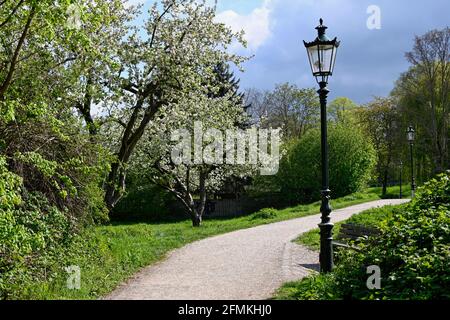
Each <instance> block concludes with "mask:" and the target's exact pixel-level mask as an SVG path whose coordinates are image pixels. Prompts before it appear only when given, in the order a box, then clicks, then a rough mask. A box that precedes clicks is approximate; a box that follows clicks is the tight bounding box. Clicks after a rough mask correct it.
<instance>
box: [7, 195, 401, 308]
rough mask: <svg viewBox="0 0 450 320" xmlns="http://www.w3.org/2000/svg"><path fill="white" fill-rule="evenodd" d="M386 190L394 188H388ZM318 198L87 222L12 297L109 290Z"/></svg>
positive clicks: (351, 200) (363, 198) (292, 214)
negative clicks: (201, 217) (245, 211)
mask: <svg viewBox="0 0 450 320" xmlns="http://www.w3.org/2000/svg"><path fill="white" fill-rule="evenodd" d="M378 192H379V190H377V189H368V190H367V191H366V192H361V193H356V194H352V195H349V196H346V197H343V198H340V199H335V200H332V206H333V208H334V209H339V208H343V207H347V206H350V205H355V204H359V203H364V202H368V201H372V200H378V199H380V195H379V194H378ZM390 192H395V190H394V191H392V190H390ZM319 207H320V202H316V203H313V204H309V205H300V206H296V207H291V208H286V209H283V210H275V209H270V210H267V209H264V210H262V211H260V212H257V213H255V214H252V215H249V216H244V217H239V218H232V219H210V220H206V221H204V223H203V225H202V227H200V228H195V229H194V228H192V226H191V222H190V221H188V220H186V221H182V222H176V223H151V224H149V223H128V224H117V223H116V224H111V225H109V226H101V227H94V228H90V229H88V230H86V231H84V233H83V234H82V236H80V237H78V239H77V241H75V243H74V244H73V245H72V246H71V248H69V249H68V250H65V252H61V253H59V255H57V256H56V257H54V258H53V259H49V262H48V271H49V272H48V274H49V277H50V276H51V278H47V279H44V280H43V279H32V280H31V281H29V282H27V283H26V284H21V285H20V288H17V290H14V292H17V294H15V295H13V296H11V298H21V299H24V298H25V299H95V298H98V297H101V296H103V295H105V294H107V293H109V292H111V291H112V290H113V289H114V288H115V287H116V286H117V285H118V284H119V283H121V282H122V281H124V280H126V279H127V278H129V277H130V276H132V275H133V274H135V273H136V272H137V271H139V270H140V269H141V268H143V267H145V266H148V265H151V264H153V263H155V262H157V261H159V260H161V259H163V258H164V257H165V256H166V254H167V253H168V252H169V251H171V250H173V249H176V248H180V247H182V246H184V245H186V244H188V243H191V242H193V241H196V240H200V239H204V238H207V237H210V236H214V235H218V234H223V233H226V232H230V231H234V230H238V229H244V228H250V227H254V226H257V225H261V224H267V223H273V222H277V221H283V220H288V219H293V218H299V217H304V216H308V215H311V214H317V213H318V212H319ZM70 265H77V266H79V267H80V269H81V289H80V290H68V289H67V288H66V279H67V274H66V272H65V271H64V267H67V266H70Z"/></svg>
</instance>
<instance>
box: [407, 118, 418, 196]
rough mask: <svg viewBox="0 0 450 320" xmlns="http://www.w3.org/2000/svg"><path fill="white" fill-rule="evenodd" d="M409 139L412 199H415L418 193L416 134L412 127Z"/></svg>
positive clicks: (409, 129)
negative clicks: (415, 175) (415, 159)
mask: <svg viewBox="0 0 450 320" xmlns="http://www.w3.org/2000/svg"><path fill="white" fill-rule="evenodd" d="M407 137H408V142H409V154H410V157H411V197H413V198H414V196H415V193H416V180H415V178H414V153H413V148H414V140H415V139H416V132H415V131H414V128H413V127H412V126H409V128H408V131H407Z"/></svg>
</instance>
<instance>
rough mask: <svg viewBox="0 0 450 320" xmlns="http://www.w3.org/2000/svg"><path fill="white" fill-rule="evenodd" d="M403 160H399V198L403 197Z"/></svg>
mask: <svg viewBox="0 0 450 320" xmlns="http://www.w3.org/2000/svg"><path fill="white" fill-rule="evenodd" d="M402 188H403V161H401V160H400V199H402V198H403V192H402Z"/></svg>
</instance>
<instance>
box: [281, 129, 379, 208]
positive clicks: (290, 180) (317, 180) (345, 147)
mask: <svg viewBox="0 0 450 320" xmlns="http://www.w3.org/2000/svg"><path fill="white" fill-rule="evenodd" d="M328 141H329V160H330V161H329V163H330V170H329V171H330V188H331V190H332V195H333V197H342V196H345V195H347V194H351V193H354V192H357V191H359V190H360V189H361V188H362V187H365V186H366V183H367V181H368V180H369V179H370V173H371V171H372V168H373V166H374V164H375V151H374V148H373V146H372V144H371V143H369V142H368V139H367V138H366V137H365V136H364V135H363V134H362V133H361V131H360V130H359V129H356V128H349V127H343V126H340V125H337V126H332V127H330V129H329V139H328ZM320 146H321V144H320V131H319V130H311V131H309V132H308V133H307V134H306V135H305V136H304V137H303V138H301V139H300V140H298V141H293V142H291V143H290V144H289V145H288V146H287V154H286V156H285V157H284V158H283V159H282V161H281V163H280V171H279V174H278V175H277V178H278V183H279V184H280V186H281V190H282V192H283V193H284V194H285V195H286V197H288V198H289V199H290V201H291V202H294V203H298V202H311V201H314V200H318V199H319V198H320V193H319V190H320V189H321V147H320Z"/></svg>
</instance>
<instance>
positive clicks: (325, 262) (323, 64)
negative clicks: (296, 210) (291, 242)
mask: <svg viewBox="0 0 450 320" xmlns="http://www.w3.org/2000/svg"><path fill="white" fill-rule="evenodd" d="M326 29H327V27H326V26H324V25H323V20H322V19H320V25H319V26H318V27H317V28H316V30H317V32H318V36H317V38H316V39H315V40H314V41H313V42H305V41H303V43H304V44H305V47H306V50H307V52H308V58H309V63H310V65H311V71H312V74H313V76H314V77H316V81H317V83H318V84H319V87H320V89H319V90H318V91H317V93H318V94H319V97H320V123H321V146H322V147H321V148H322V190H321V194H322V205H321V207H320V212H321V213H322V217H321V223H320V224H319V227H320V271H321V272H323V273H327V272H330V271H331V270H332V269H333V244H332V241H333V234H332V230H333V224H332V223H331V219H330V213H331V206H330V193H331V191H330V188H329V173H328V138H327V97H328V93H329V92H330V91H329V90H328V89H327V84H328V77H329V76H331V75H333V69H334V64H335V62H336V52H337V49H338V47H339V44H340V42H339V41H337V39H336V38H334V39H333V40H330V39H329V38H328V37H327V36H326V34H325V31H326Z"/></svg>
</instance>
